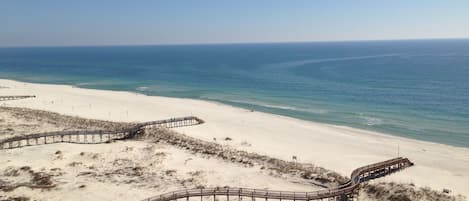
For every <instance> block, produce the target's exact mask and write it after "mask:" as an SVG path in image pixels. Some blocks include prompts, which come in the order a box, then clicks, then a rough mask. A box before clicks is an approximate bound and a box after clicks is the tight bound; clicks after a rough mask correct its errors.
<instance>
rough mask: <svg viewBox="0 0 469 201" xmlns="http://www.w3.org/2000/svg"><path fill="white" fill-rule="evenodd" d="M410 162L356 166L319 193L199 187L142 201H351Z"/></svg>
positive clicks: (388, 161)
mask: <svg viewBox="0 0 469 201" xmlns="http://www.w3.org/2000/svg"><path fill="white" fill-rule="evenodd" d="M412 165H413V163H412V162H410V160H409V159H407V158H402V157H399V158H394V159H391V160H387V161H383V162H380V163H375V164H371V165H367V166H364V167H360V168H358V169H355V170H354V171H353V172H352V174H351V177H350V178H351V180H350V181H348V182H346V183H345V184H343V185H341V186H339V187H338V188H334V189H327V190H319V191H313V192H293V191H271V190H264V189H249V188H233V187H226V188H220V187H218V188H203V189H188V190H181V191H174V192H169V193H165V194H162V195H158V196H155V197H151V198H147V199H145V200H143V201H172V200H177V199H186V200H189V198H192V197H200V199H201V200H202V199H203V197H204V196H214V197H215V196H226V197H227V200H229V197H230V196H234V197H238V198H239V200H241V199H242V198H243V197H248V198H252V200H254V199H255V198H263V199H266V200H267V199H277V200H306V201H309V200H322V199H326V198H327V199H329V200H351V199H353V196H354V194H355V193H358V192H357V191H358V188H359V185H360V183H361V182H365V181H368V180H371V179H374V178H377V177H382V176H385V175H388V174H391V173H393V172H396V171H398V170H401V169H403V168H406V167H409V166H412Z"/></svg>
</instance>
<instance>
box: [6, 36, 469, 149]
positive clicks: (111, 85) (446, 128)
mask: <svg viewBox="0 0 469 201" xmlns="http://www.w3.org/2000/svg"><path fill="white" fill-rule="evenodd" d="M0 78H7V79H16V80H20V81H27V82H38V83H60V84H70V85H75V86H79V87H84V88H96V89H110V90H125V91H133V92H139V93H144V94H148V95H159V96H171V97H184V98H195V99H202V100H210V101H218V102H222V103H225V104H229V105H234V106H239V107H244V108H249V109H253V110H258V111H264V112H269V113H275V114H280V115H286V116H291V117H295V118H300V119H306V120H311V121H317V122H324V123H330V124H337V125H345V126H351V127H356V128H362V129H368V130H374V131H381V132H385V133H389V134H393V135H399V136H404V137H409V138H415V139H420V140H427V141H432V142H439V143H445V144H450V145H456V146H463V147H469V40H414V41H412V40H409V41H372V42H371V41H370V42H321V43H282V44H280V43H279V44H231V45H177V46H115V47H41V48H0Z"/></svg>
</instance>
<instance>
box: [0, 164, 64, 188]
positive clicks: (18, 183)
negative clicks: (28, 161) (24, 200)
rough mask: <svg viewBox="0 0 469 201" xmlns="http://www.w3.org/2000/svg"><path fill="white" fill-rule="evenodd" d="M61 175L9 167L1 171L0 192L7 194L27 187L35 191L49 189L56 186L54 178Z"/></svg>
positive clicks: (25, 167)
mask: <svg viewBox="0 0 469 201" xmlns="http://www.w3.org/2000/svg"><path fill="white" fill-rule="evenodd" d="M60 174H62V173H61V172H57V171H54V172H35V171H33V170H32V169H31V168H30V167H28V166H24V167H20V168H15V167H9V168H7V169H5V170H4V171H3V174H2V179H0V191H3V192H9V191H13V190H15V189H16V188H19V187H28V188H35V189H50V188H54V187H55V186H56V184H55V183H54V181H53V179H52V178H53V177H54V176H58V175H60Z"/></svg>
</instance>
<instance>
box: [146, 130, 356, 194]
mask: <svg viewBox="0 0 469 201" xmlns="http://www.w3.org/2000/svg"><path fill="white" fill-rule="evenodd" d="M141 137H142V138H145V139H149V140H153V141H155V142H161V143H166V144H170V145H173V146H177V147H180V148H183V149H186V150H189V151H191V152H193V153H199V154H204V155H209V156H214V157H217V158H221V159H223V160H228V161H231V162H236V163H240V164H244V165H246V166H254V165H259V166H261V167H263V169H266V170H270V171H271V172H272V173H274V174H291V175H297V176H301V177H303V178H305V179H309V180H312V181H314V182H315V183H317V184H319V185H321V186H324V185H325V186H329V187H333V186H337V185H338V184H339V183H342V182H345V181H346V180H347V179H346V178H345V177H343V176H341V175H340V174H338V173H336V172H333V171H330V170H327V169H324V168H321V167H316V166H314V165H312V164H303V163H296V162H289V161H284V160H280V159H277V158H272V157H269V156H266V155H260V154H257V153H249V152H246V151H240V150H236V149H233V148H231V147H228V146H224V145H220V144H217V143H214V142H207V141H203V140H199V139H196V138H193V137H189V136H187V135H184V134H180V133H177V132H174V131H172V130H169V129H165V128H151V129H147V130H145V134H144V135H143V136H141Z"/></svg>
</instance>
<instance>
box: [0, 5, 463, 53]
mask: <svg viewBox="0 0 469 201" xmlns="http://www.w3.org/2000/svg"><path fill="white" fill-rule="evenodd" d="M429 38H469V1H468V0H392V1H390V0H348V1H346V0H231V1H229V0H126V1H124V0H41V1H38V0H0V46H2V47H10V46H90V45H91V46H95V45H151V44H194V43H264V42H300V41H348V40H393V39H429Z"/></svg>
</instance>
